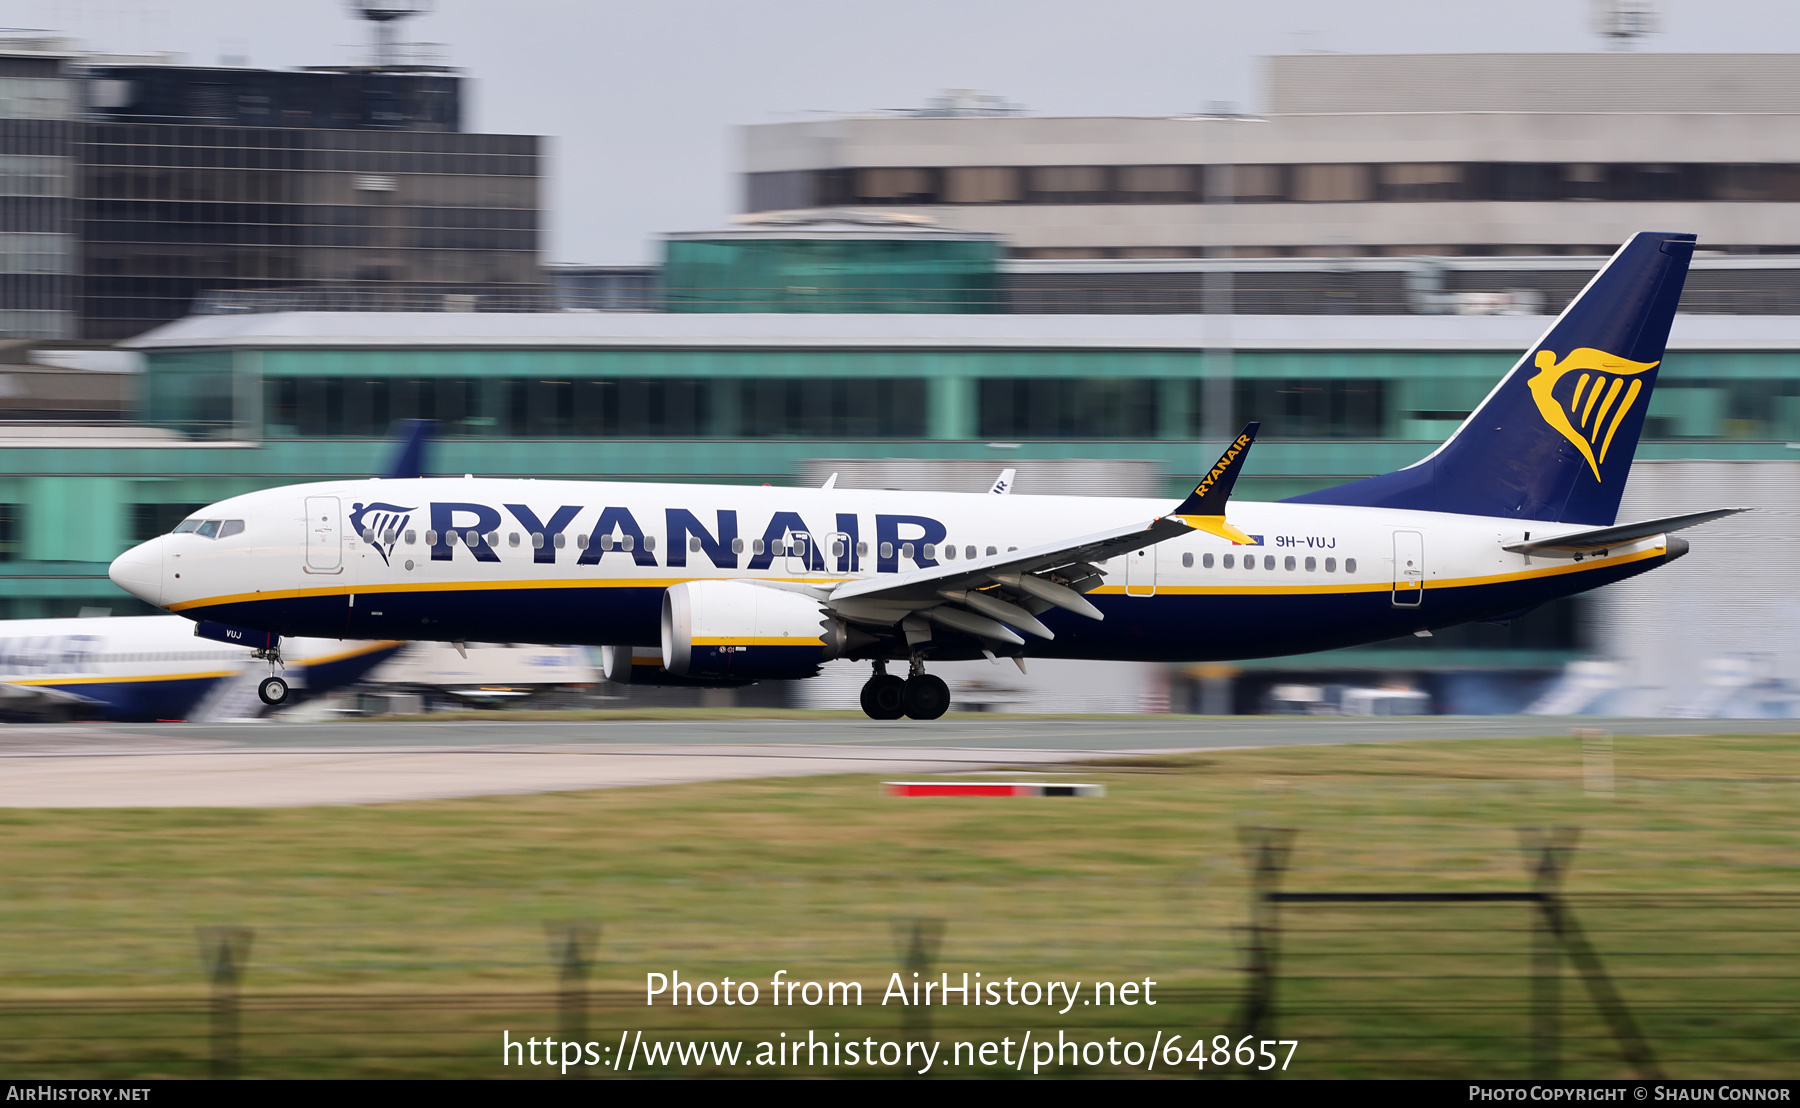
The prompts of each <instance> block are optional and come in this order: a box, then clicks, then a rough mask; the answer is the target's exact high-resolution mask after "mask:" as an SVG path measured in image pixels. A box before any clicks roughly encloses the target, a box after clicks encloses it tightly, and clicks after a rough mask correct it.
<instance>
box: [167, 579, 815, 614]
mask: <svg viewBox="0 0 1800 1108" xmlns="http://www.w3.org/2000/svg"><path fill="white" fill-rule="evenodd" d="M740 580H754V581H796V582H800V583H803V584H808V585H836V584H840V583H842V582H843V581H846V580H849V578H845V577H755V578H740V577H597V578H593V579H581V578H566V577H565V578H551V579H548V580H537V581H517V580H514V581H443V582H439V583H435V584H434V583H430V582H424V581H421V582H417V583H407V584H401V585H356V586H352V585H337V586H332V587H325V588H316V589H270V590H268V591H267V592H241V593H233V594H230V595H228V596H209V597H205V598H204V599H201V600H182V601H179V602H177V603H174V604H167V605H164V606H163V610H164V611H168V612H188V611H193V610H194V609H196V608H211V607H215V606H217V605H220V604H247V603H254V602H256V601H261V600H298V599H305V598H308V597H317V596H380V595H387V594H396V593H421V592H424V593H440V592H490V591H492V592H504V591H507V590H518V589H666V588H668V587H669V586H670V585H679V584H681V583H682V582H683V581H740Z"/></svg>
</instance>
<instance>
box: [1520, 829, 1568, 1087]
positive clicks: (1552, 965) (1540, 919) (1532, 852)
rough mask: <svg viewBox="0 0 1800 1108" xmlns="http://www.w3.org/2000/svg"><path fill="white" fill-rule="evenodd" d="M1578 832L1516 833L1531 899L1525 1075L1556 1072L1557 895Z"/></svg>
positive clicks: (1558, 1040) (1559, 945) (1559, 1017)
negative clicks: (1527, 1070)
mask: <svg viewBox="0 0 1800 1108" xmlns="http://www.w3.org/2000/svg"><path fill="white" fill-rule="evenodd" d="M1580 837H1581V832H1580V831H1579V830H1578V829H1576V828H1573V827H1552V828H1549V829H1548V830H1546V829H1543V828H1535V827H1522V828H1520V829H1519V845H1520V847H1521V848H1522V849H1523V850H1524V851H1525V864H1526V865H1527V866H1529V867H1530V868H1531V886H1532V892H1534V893H1536V894H1537V898H1538V899H1537V903H1536V904H1535V905H1534V907H1535V908H1536V911H1534V912H1533V913H1532V916H1531V1075H1532V1076H1533V1077H1536V1078H1540V1079H1544V1080H1550V1079H1554V1078H1555V1077H1556V1076H1557V1074H1558V1073H1559V1072H1561V1070H1562V926H1561V922H1562V917H1561V913H1560V911H1559V906H1560V901H1559V899H1558V895H1559V893H1560V892H1561V889H1562V879H1563V874H1565V873H1567V872H1568V869H1569V856H1570V855H1571V854H1573V853H1574V851H1575V843H1576V840H1577V839H1579V838H1580Z"/></svg>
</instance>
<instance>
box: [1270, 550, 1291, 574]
mask: <svg viewBox="0 0 1800 1108" xmlns="http://www.w3.org/2000/svg"><path fill="white" fill-rule="evenodd" d="M1271 556H1272V555H1271ZM1281 568H1282V569H1285V570H1287V571H1288V572H1289V573H1292V572H1294V556H1293V555H1292V554H1289V555H1288V556H1287V557H1286V558H1285V559H1284V560H1283V561H1282V563H1281Z"/></svg>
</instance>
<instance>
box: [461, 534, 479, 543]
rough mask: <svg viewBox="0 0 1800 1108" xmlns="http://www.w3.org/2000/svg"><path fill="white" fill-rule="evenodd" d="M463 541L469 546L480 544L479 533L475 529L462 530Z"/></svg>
mask: <svg viewBox="0 0 1800 1108" xmlns="http://www.w3.org/2000/svg"><path fill="white" fill-rule="evenodd" d="M463 541H464V542H466V543H468V544H469V545H470V546H480V545H481V535H480V534H478V533H477V532H475V531H464V532H463Z"/></svg>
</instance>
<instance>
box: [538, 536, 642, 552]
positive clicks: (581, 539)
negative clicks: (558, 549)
mask: <svg viewBox="0 0 1800 1108" xmlns="http://www.w3.org/2000/svg"><path fill="white" fill-rule="evenodd" d="M556 537H557V538H559V539H560V538H562V536H561V535H558V536H556ZM610 538H611V536H607V539H610ZM607 539H602V540H601V543H600V549H602V550H607V549H610V547H609V546H608V543H607ZM625 541H626V542H630V541H631V540H630V539H626V540H625ZM587 548H588V537H587V536H586V535H576V536H575V549H577V550H586V549H587ZM625 549H627V550H630V549H631V547H629V546H627V547H626V548H625Z"/></svg>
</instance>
